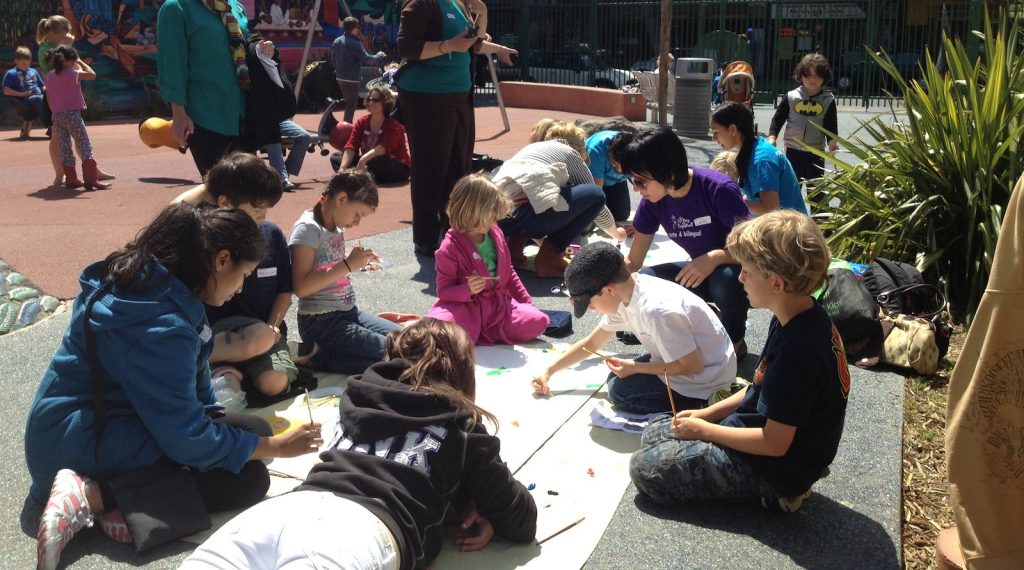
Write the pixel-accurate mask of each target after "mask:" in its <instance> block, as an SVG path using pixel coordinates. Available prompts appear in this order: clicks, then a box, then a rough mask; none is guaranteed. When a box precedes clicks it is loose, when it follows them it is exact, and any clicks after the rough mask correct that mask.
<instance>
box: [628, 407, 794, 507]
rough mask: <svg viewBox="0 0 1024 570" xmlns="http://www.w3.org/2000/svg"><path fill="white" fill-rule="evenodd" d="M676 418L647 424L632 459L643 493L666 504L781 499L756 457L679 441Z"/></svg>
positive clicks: (632, 473) (631, 468)
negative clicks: (761, 470) (673, 420)
mask: <svg viewBox="0 0 1024 570" xmlns="http://www.w3.org/2000/svg"><path fill="white" fill-rule="evenodd" d="M671 428H672V417H671V416H669V415H665V416H662V417H659V418H657V419H656V420H654V421H652V422H651V423H649V424H648V425H647V428H646V429H644V434H643V436H641V438H640V450H639V451H637V452H636V453H634V454H633V456H632V457H630V459H629V478H630V479H632V480H633V484H634V485H636V488H637V490H638V491H640V493H642V494H643V495H645V496H647V497H648V498H650V499H651V500H652V501H655V502H658V503H665V504H676V503H684V502H688V501H705V500H711V499H729V498H732V499H743V498H753V497H781V496H789V495H792V494H793V493H789V492H786V491H788V490H786V489H781V488H779V487H777V486H775V485H774V484H772V483H771V482H769V481H768V480H767V479H765V478H764V477H763V476H762V475H761V474H760V473H758V469H757V466H756V465H754V464H753V462H752V461H751V460H750V459H751V458H750V456H748V455H745V454H742V453H740V452H738V451H734V450H732V449H728V448H725V447H721V446H719V445H715V444H713V443H708V442H705V441H689V440H686V441H684V440H680V439H676V436H675V435H673V434H672V429H671Z"/></svg>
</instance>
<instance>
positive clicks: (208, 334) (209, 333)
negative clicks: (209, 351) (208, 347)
mask: <svg viewBox="0 0 1024 570" xmlns="http://www.w3.org/2000/svg"><path fill="white" fill-rule="evenodd" d="M211 338H213V329H211V328H210V326H209V325H203V330H201V331H199V340H201V341H203V342H210V339H211Z"/></svg>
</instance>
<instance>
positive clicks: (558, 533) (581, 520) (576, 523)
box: [537, 517, 587, 544]
mask: <svg viewBox="0 0 1024 570" xmlns="http://www.w3.org/2000/svg"><path fill="white" fill-rule="evenodd" d="M585 518H587V517H580V518H579V520H578V521H576V522H574V523H572V524H570V525H568V526H566V527H565V528H563V529H562V530H560V531H558V532H556V533H555V534H552V535H551V536H549V537H547V538H545V539H544V540H542V541H540V542H538V543H537V544H544V543H545V542H547V541H549V540H551V539H552V538H555V537H556V536H558V535H560V534H562V533H563V532H565V531H567V530H569V529H570V528H572V527H574V526H576V525H578V524H580V523H581V522H583V519H585Z"/></svg>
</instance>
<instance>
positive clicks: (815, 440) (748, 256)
mask: <svg viewBox="0 0 1024 570" xmlns="http://www.w3.org/2000/svg"><path fill="white" fill-rule="evenodd" d="M726 247H727V248H728V250H729V252H730V253H731V254H732V255H733V257H735V258H736V259H737V260H739V261H740V263H741V264H742V272H741V273H740V281H741V282H742V283H743V286H744V289H745V290H746V292H747V296H748V297H749V298H750V305H751V306H752V307H760V308H766V309H769V310H771V311H772V313H773V314H774V315H775V316H774V318H772V321H771V324H770V326H769V329H768V339H767V340H766V341H765V348H764V350H763V351H762V352H761V357H760V360H759V362H758V364H757V368H756V369H755V371H754V378H753V382H752V383H751V384H750V385H749V386H747V387H746V388H745V389H744V390H742V391H740V392H737V393H736V394H734V395H733V396H731V397H730V398H728V399H726V400H723V401H721V402H719V403H717V404H714V405H712V406H710V407H707V408H704V409H700V410H684V411H681V412H679V413H678V414H676V415H675V417H668V416H666V417H664V418H660V419H658V420H655V421H654V422H652V423H651V424H650V425H648V426H647V429H646V430H644V434H643V437H642V439H641V449H640V451H637V452H636V453H635V454H633V457H632V458H631V459H630V477H631V478H632V479H633V482H634V483H635V484H636V486H637V489H639V491H640V492H641V493H643V494H644V495H646V496H647V497H649V498H650V499H652V500H654V501H656V502H660V503H682V502H687V501H693V500H707V499H721V498H760V499H761V504H762V505H763V506H765V507H769V508H777V509H780V510H782V511H785V512H795V511H796V510H797V509H799V508H800V506H801V505H802V504H803V501H804V499H806V498H807V497H808V496H810V494H811V485H812V484H814V482H815V481H817V480H818V479H820V478H821V477H822V476H824V474H825V473H827V469H828V466H829V464H831V463H832V460H833V459H834V458H835V455H836V450H837V449H838V447H839V440H840V437H841V436H842V433H843V422H844V418H845V415H846V401H847V398H848V396H849V393H850V374H849V371H848V369H847V366H846V353H845V352H844V349H843V342H842V339H841V338H840V337H839V333H838V332H837V331H836V329H835V327H834V326H833V325H832V321H831V320H830V319H829V316H828V313H826V312H825V309H824V308H822V307H821V305H819V304H817V302H816V301H815V300H814V298H813V297H811V293H812V292H813V291H814V290H815V289H817V288H818V287H819V286H820V285H821V284H822V282H823V281H824V280H825V275H826V271H827V270H828V264H829V260H830V257H831V256H830V253H829V249H828V246H827V245H826V244H825V238H824V236H823V235H822V233H821V230H820V229H819V228H818V227H817V226H816V225H815V223H814V221H813V220H811V218H809V217H807V216H806V215H804V214H801V213H798V212H795V211H793V210H776V211H774V212H770V213H768V214H764V215H762V216H760V217H758V218H755V219H753V220H750V221H747V222H743V223H742V224H739V225H737V226H736V227H734V228H733V230H732V232H731V233H730V234H729V237H728V240H727V242H726ZM705 442H707V443H705ZM708 443H710V444H711V445H707V444H708Z"/></svg>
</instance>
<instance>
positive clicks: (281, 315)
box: [270, 309, 288, 329]
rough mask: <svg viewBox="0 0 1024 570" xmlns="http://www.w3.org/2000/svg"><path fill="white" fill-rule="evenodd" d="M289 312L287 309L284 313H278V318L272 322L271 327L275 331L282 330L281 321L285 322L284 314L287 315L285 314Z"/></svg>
mask: <svg viewBox="0 0 1024 570" xmlns="http://www.w3.org/2000/svg"><path fill="white" fill-rule="evenodd" d="M287 310H288V309H285V310H284V311H281V312H280V313H278V314H277V316H276V317H274V320H273V321H271V323H270V326H272V327H274V328H275V329H280V328H281V321H283V320H284V314H285V312H287Z"/></svg>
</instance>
